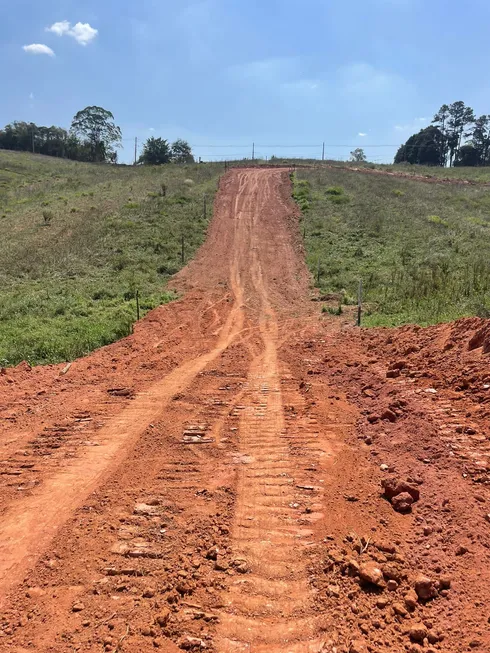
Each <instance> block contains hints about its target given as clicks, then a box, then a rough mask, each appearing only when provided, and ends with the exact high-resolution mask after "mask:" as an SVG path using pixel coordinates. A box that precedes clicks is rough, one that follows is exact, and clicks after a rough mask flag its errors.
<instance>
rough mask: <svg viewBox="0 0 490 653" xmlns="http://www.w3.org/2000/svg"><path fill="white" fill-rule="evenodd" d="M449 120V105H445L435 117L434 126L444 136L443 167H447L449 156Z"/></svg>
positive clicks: (442, 143)
mask: <svg viewBox="0 0 490 653" xmlns="http://www.w3.org/2000/svg"><path fill="white" fill-rule="evenodd" d="M448 119H449V105H447V104H443V105H442V107H441V108H440V109H439V111H438V112H437V113H436V115H435V116H434V119H433V120H432V124H433V125H436V127H438V128H439V131H440V132H441V134H442V142H441V159H442V161H443V163H442V165H443V166H446V165H447V154H448V134H447V121H448Z"/></svg>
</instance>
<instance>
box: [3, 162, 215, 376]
mask: <svg viewBox="0 0 490 653" xmlns="http://www.w3.org/2000/svg"><path fill="white" fill-rule="evenodd" d="M221 172H222V166H220V165H214V164H207V165H187V166H174V165H168V166H163V167H160V168H144V167H137V168H133V167H126V166H109V165H95V164H84V163H77V162H73V161H64V160H58V159H54V158H49V157H42V156H35V155H29V154H25V153H15V152H6V151H0V228H1V234H2V239H1V242H0V366H1V365H14V364H16V363H18V362H19V361H21V360H27V361H29V362H31V363H47V362H57V361H63V360H70V359H73V358H75V357H77V356H81V355H83V354H86V353H87V352H89V351H91V350H93V349H95V348H96V347H99V346H101V345H104V344H108V343H110V342H113V341H114V340H116V339H118V338H120V337H122V336H124V335H127V334H128V333H130V331H131V328H132V324H133V322H134V321H135V319H136V306H135V294H136V291H137V290H138V291H139V294H140V298H141V309H142V310H141V312H142V314H144V313H145V312H146V311H148V310H149V309H151V308H153V307H155V306H157V305H158V304H160V303H164V302H167V301H169V300H170V299H172V297H173V295H172V293H169V292H167V291H166V290H165V285H166V281H167V280H168V278H169V276H170V275H172V274H174V273H175V272H177V271H178V270H179V269H180V268H181V267H182V261H181V242H182V237H184V242H185V259H186V260H188V259H189V258H190V257H192V255H193V254H194V252H195V251H196V249H197V247H198V246H199V245H200V244H201V243H202V241H203V239H204V237H205V232H206V228H207V225H208V220H209V217H210V215H211V212H212V203H213V198H214V193H215V191H216V188H217V182H218V178H219V175H220V174H221ZM164 193H165V194H164ZM205 195H206V197H207V205H208V210H207V217H206V218H205V217H204V215H203V213H204V211H203V198H204V196H205Z"/></svg>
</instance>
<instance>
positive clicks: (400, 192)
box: [392, 188, 405, 197]
mask: <svg viewBox="0 0 490 653" xmlns="http://www.w3.org/2000/svg"><path fill="white" fill-rule="evenodd" d="M392 192H393V195H394V196H395V197H403V196H404V195H405V193H404V192H403V191H402V190H398V188H395V189H394V190H393V191H392Z"/></svg>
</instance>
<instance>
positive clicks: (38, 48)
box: [22, 43, 54, 57]
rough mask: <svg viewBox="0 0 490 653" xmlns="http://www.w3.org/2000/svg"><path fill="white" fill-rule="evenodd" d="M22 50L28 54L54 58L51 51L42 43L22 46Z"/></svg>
mask: <svg viewBox="0 0 490 653" xmlns="http://www.w3.org/2000/svg"><path fill="white" fill-rule="evenodd" d="M22 49H23V50H24V52H28V53H29V54H47V55H48V56H49V57H54V52H53V50H51V48H49V47H48V46H47V45H44V44H43V43H31V45H24V46H23V48H22Z"/></svg>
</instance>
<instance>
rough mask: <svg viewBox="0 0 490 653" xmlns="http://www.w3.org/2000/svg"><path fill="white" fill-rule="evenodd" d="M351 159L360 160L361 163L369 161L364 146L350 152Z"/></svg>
mask: <svg viewBox="0 0 490 653" xmlns="http://www.w3.org/2000/svg"><path fill="white" fill-rule="evenodd" d="M350 161H358V162H359V163H360V162H362V161H367V159H366V155H365V154H364V150H363V149H362V147H357V148H356V149H355V150H353V151H352V152H351V153H350Z"/></svg>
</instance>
